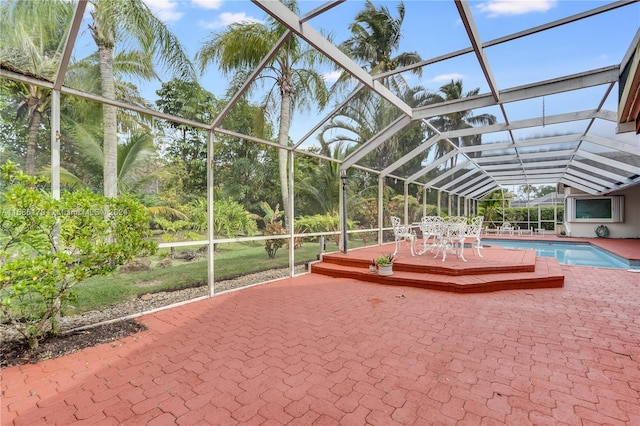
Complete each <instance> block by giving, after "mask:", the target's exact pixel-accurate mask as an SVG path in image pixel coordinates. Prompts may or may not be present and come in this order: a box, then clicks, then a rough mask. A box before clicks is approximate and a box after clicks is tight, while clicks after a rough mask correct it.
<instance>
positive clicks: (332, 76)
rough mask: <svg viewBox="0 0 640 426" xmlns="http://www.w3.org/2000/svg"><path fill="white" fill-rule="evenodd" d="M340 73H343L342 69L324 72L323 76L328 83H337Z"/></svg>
mask: <svg viewBox="0 0 640 426" xmlns="http://www.w3.org/2000/svg"><path fill="white" fill-rule="evenodd" d="M340 74H342V73H341V72H340V71H331V72H327V73H324V74H323V75H322V78H323V79H324V81H326V82H327V83H335V82H336V81H338V78H339V77H340Z"/></svg>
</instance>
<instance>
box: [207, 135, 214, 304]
mask: <svg viewBox="0 0 640 426" xmlns="http://www.w3.org/2000/svg"><path fill="white" fill-rule="evenodd" d="M213 202H214V196H213V131H212V130H209V131H207V239H208V241H209V244H208V246H207V283H208V285H209V297H212V296H213V295H214V294H215V292H216V290H215V280H214V278H213V276H214V271H215V268H214V261H213V257H214V253H215V250H214V247H213V240H214V239H215V234H214V232H213V215H214V211H213Z"/></svg>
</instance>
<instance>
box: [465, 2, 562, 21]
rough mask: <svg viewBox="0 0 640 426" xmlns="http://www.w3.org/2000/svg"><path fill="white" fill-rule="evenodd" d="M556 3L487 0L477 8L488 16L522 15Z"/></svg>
mask: <svg viewBox="0 0 640 426" xmlns="http://www.w3.org/2000/svg"><path fill="white" fill-rule="evenodd" d="M557 3H558V1H557V0H489V1H486V2H483V3H480V4H479V5H478V6H477V8H478V9H479V10H480V11H481V12H483V13H486V14H487V15H488V16H489V17H491V18H493V17H497V16H504V15H506V16H512V15H524V14H525V13H530V12H546V11H548V10H549V9H552V8H554V7H555V6H556V4H557Z"/></svg>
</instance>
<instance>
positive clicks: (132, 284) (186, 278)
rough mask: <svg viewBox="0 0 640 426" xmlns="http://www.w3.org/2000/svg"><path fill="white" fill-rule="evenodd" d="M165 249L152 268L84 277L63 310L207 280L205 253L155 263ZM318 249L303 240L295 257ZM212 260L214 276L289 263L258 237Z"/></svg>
mask: <svg viewBox="0 0 640 426" xmlns="http://www.w3.org/2000/svg"><path fill="white" fill-rule="evenodd" d="M358 243H359V241H358V242H349V244H350V247H351V248H353V247H355V246H357V245H358ZM197 249H198V247H193V248H181V249H180V251H184V250H197ZM336 250H338V247H337V246H336V245H335V244H333V243H330V242H329V241H327V244H326V251H336ZM168 253H169V250H167V249H163V250H160V251H159V253H158V255H157V256H154V257H153V258H152V259H151V267H152V269H151V271H144V272H131V273H119V272H116V273H113V274H110V275H107V276H99V277H92V278H90V279H88V280H85V281H83V282H82V283H80V284H78V285H77V287H76V288H75V289H74V294H75V295H76V300H75V302H74V303H73V307H72V308H70V309H67V310H66V312H65V314H67V315H69V314H77V313H82V312H86V311H89V310H94V309H100V308H104V307H107V306H111V305H114V304H117V303H119V302H123V301H126V300H130V299H132V298H135V297H137V296H139V295H141V294H144V293H150V292H158V291H165V290H177V289H181V288H186V287H191V286H193V285H194V283H203V284H204V283H206V281H207V260H206V257H204V258H202V259H199V260H194V261H190V262H188V261H178V260H172V266H169V267H167V268H159V267H156V264H157V263H158V262H159V261H160V260H162V259H163V258H164V257H166V256H167V255H168ZM318 253H319V245H318V243H316V242H307V243H304V244H303V245H302V247H301V248H298V249H296V250H295V261H296V263H298V264H300V263H304V262H308V261H312V260H316V256H317V254H318ZM214 262H215V263H214V265H215V273H214V277H215V278H218V279H219V278H222V277H229V276H238V275H243V274H249V273H253V272H258V271H264V270H269V269H277V268H285V267H287V266H288V265H289V253H288V251H287V249H286V247H282V248H281V249H280V250H278V252H277V253H276V257H275V258H274V259H269V258H268V256H267V252H266V251H265V249H264V244H263V243H262V242H260V241H257V242H246V243H228V244H224V245H220V246H219V247H218V248H217V251H216V255H215V257H214Z"/></svg>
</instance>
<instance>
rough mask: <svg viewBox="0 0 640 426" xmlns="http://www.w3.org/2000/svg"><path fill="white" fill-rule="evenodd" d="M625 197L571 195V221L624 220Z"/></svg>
mask: <svg viewBox="0 0 640 426" xmlns="http://www.w3.org/2000/svg"><path fill="white" fill-rule="evenodd" d="M623 212H624V197H623V196H621V195H618V196H612V197H569V198H568V199H567V219H568V221H569V222H623V221H624V215H623Z"/></svg>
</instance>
